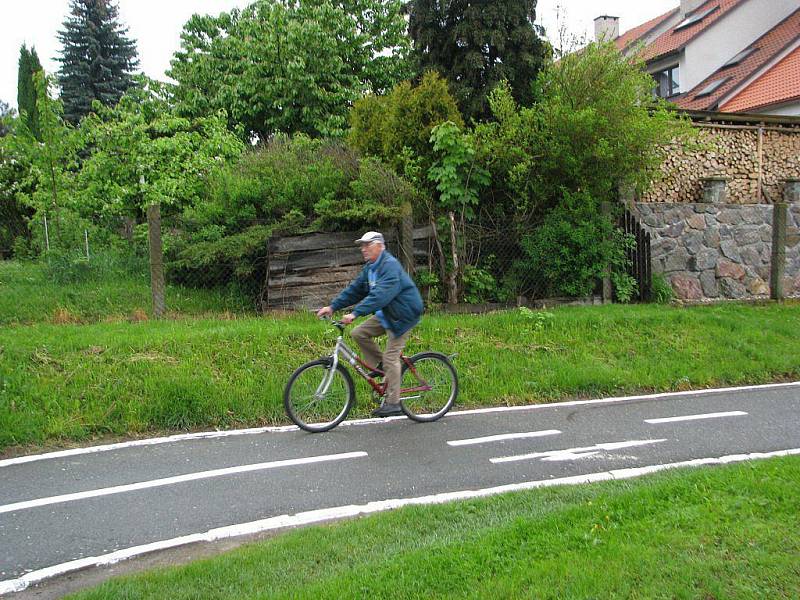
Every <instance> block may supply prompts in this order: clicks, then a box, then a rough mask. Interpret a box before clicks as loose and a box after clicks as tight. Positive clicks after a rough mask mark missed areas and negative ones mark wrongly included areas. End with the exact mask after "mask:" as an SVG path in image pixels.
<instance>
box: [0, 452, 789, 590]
mask: <svg viewBox="0 0 800 600" xmlns="http://www.w3.org/2000/svg"><path fill="white" fill-rule="evenodd" d="M794 455H800V448H792V449H790V450H778V451H776V452H763V453H762V452H755V453H751V454H732V455H728V456H721V457H719V458H697V459H694V460H687V461H682V462H675V463H666V464H659V465H650V466H649V467H636V468H631V469H616V470H613V471H605V472H602V473H591V474H588V475H576V476H573V477H562V478H558V479H546V480H542V481H526V482H523V483H512V484H507V485H501V486H497V487H491V488H484V489H480V490H464V491H459V492H447V493H442V494H433V495H430V496H419V497H416V498H395V499H391V500H380V501H376V502H369V503H367V504H361V505H349V506H338V507H335V508H323V509H318V510H311V511H308V512H302V513H297V514H295V515H280V516H277V517H270V518H268V519H262V520H260V521H251V522H250V523H241V524H239V525H230V526H228V527H220V528H218V529H211V530H209V531H207V532H205V533H195V534H192V535H186V536H182V537H178V538H173V539H170V540H162V541H160V542H153V543H151V544H145V545H142V546H134V547H132V548H126V549H124V550H117V551H116V552H111V553H110V554H104V555H102V556H90V557H87V558H82V559H79V560H74V561H71V562H67V563H62V564H60V565H54V566H51V567H47V568H45V569H39V570H37V571H31V572H30V573H26V574H25V575H23V576H22V577H19V578H17V579H7V580H5V581H0V594H6V593H8V592H21V591H22V590H24V589H26V588H27V587H28V586H29V585H31V584H34V583H38V582H40V581H42V580H44V579H48V578H50V577H56V576H58V575H63V574H65V573H69V572H72V571H77V570H79V569H85V568H87V567H97V566H105V565H113V564H115V563H118V562H120V561H122V560H125V559H128V558H132V557H134V556H140V555H142V554H147V553H149V552H155V551H158V550H164V549H167V548H174V547H176V546H183V545H185V544H192V543H195V542H214V541H217V540H221V539H226V538H232V537H238V536H243V535H252V534H256V533H261V532H264V531H269V530H274V529H284V528H287V527H297V526H300V525H308V524H311V523H320V522H324V521H331V520H335V519H342V518H346V517H355V516H357V515H364V514H370V513H376V512H382V511H385V510H392V509H396V508H401V507H403V506H409V505H423V504H443V503H445V502H453V501H456V500H469V499H472V498H483V497H486V496H494V495H496V494H504V493H507V492H518V491H523V490H531V489H536V488H543V487H551V486H555V485H580V484H584V483H594V482H597V481H608V480H617V479H630V478H632V477H639V476H641V475H648V474H650V473H656V472H658V471H664V470H667V469H675V468H680V467H699V466H706V465H725V464H731V463H737V462H742V461H746V460H760V459H765V458H774V457H778V456H794Z"/></svg>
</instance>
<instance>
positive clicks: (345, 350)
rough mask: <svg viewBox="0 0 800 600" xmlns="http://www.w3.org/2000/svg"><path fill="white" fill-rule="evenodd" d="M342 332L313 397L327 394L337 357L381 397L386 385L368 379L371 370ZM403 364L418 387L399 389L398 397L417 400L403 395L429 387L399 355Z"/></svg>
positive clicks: (427, 389) (408, 361) (337, 361)
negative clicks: (328, 367)
mask: <svg viewBox="0 0 800 600" xmlns="http://www.w3.org/2000/svg"><path fill="white" fill-rule="evenodd" d="M342 331H343V330H342V329H341V328H340V334H339V337H337V338H336V346H334V348H333V352H332V353H331V356H330V358H331V361H332V362H331V368H330V369H329V370H328V372H327V374H326V375H325V377H323V379H322V382H321V383H320V384H319V387H318V388H317V391H316V393H315V396H317V397H322V396H324V395H325V394H326V393H327V392H328V388H329V387H330V385H331V381H333V374H334V373H335V371H336V367H337V365H338V364H339V357H341V358H343V359H344V360H345V361H347V363H349V364H350V366H351V367H352V368H353V370H354V371H355V372H356V373H358V374H359V375H360V376H361V377H362V378H364V379H365V380H366V381H367V383H369V384H370V386H372V389H373V390H375V393H376V394H378V395H379V396H383V395H384V394H385V393H386V383H385V382H384V383H378V382H377V381H375V379H374V378H373V377H370V374H369V371H371V370H372V367H370V366H369V365H368V364H367V363H366V362H364V360H362V358H361V357H360V356H359V355H358V354H357V353H356V352H355V351H354V350H353V349H352V348H350V346H348V345H347V344H346V343H345V341H344V336H343V335H342V333H341V332H342ZM400 358H402V360H403V362H405V363H406V366H407V367H408V369H409V370H410V371H411V372H412V373H413V374H414V377H416V378H417V381H418V382H419V383H420V385H418V386H415V387H412V388H401V389H400V395H401V396H402V397H403V399H411V398H419V395H416V396H406V395H404V393H405V394H413V393H414V392H427V391H430V390H431V386H429V385H428V383H427V382H426V381H425V380H424V379H422V378H421V377H420V376H419V373H417V370H416V369H415V368H414V365H413V364H412V363H411V361H410V360H408V358H407V357H406V356H405V355H401V357H400Z"/></svg>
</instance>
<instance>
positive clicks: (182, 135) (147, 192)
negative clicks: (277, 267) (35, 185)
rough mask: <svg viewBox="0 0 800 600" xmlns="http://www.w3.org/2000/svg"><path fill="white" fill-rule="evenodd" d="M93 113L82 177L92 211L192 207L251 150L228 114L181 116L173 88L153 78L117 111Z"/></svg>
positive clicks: (99, 109) (85, 198)
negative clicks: (212, 180) (219, 171)
mask: <svg viewBox="0 0 800 600" xmlns="http://www.w3.org/2000/svg"><path fill="white" fill-rule="evenodd" d="M94 108H95V110H96V111H97V114H92V115H90V116H89V117H88V118H87V119H85V120H84V123H83V126H82V131H83V133H84V135H85V136H86V138H87V140H88V141H89V142H90V144H91V148H92V151H91V155H90V156H89V157H88V158H87V159H86V160H85V161H84V164H83V169H82V171H81V175H80V177H81V184H82V185H81V190H82V200H83V208H84V209H85V210H89V211H96V212H99V213H103V214H128V215H132V214H136V212H137V211H138V210H141V209H144V208H145V207H146V206H148V205H150V204H154V203H160V204H162V205H164V206H165V207H169V206H173V207H182V206H186V205H188V204H191V203H193V202H194V201H195V200H197V199H198V198H199V196H200V193H201V191H202V190H203V188H204V182H205V181H206V179H207V177H208V175H209V174H210V173H211V172H212V171H213V170H214V169H215V168H216V167H218V166H221V165H224V164H225V163H226V162H228V161H229V160H231V159H234V158H236V157H238V156H239V155H240V154H241V152H242V150H243V147H244V146H243V144H242V142H241V141H240V140H239V139H238V138H237V137H236V136H234V135H233V134H231V133H230V132H228V130H227V128H226V126H225V114H224V113H220V114H212V115H210V116H207V117H203V118H187V117H183V116H180V115H178V114H176V113H175V112H174V110H173V108H172V94H171V90H170V87H169V86H167V85H166V84H161V83H158V82H155V81H152V80H148V79H146V78H142V79H140V80H139V86H138V87H137V88H135V89H133V90H132V91H131V92H129V93H128V94H127V95H126V96H125V97H123V99H122V100H121V101H120V103H119V104H118V105H117V106H116V107H114V108H111V109H108V108H104V107H103V106H101V105H99V104H96V105H95V107H94Z"/></svg>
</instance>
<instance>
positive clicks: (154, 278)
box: [147, 204, 166, 319]
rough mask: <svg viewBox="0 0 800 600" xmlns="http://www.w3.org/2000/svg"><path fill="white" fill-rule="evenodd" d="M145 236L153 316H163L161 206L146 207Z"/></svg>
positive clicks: (164, 309)
mask: <svg viewBox="0 0 800 600" xmlns="http://www.w3.org/2000/svg"><path fill="white" fill-rule="evenodd" d="M147 238H148V241H149V243H150V290H151V292H152V296H153V316H154V317H155V318H157V319H160V318H161V317H163V316H164V313H165V311H166V306H165V302H164V288H165V285H164V253H163V247H162V245H161V206H160V205H158V204H151V205H150V206H148V207H147Z"/></svg>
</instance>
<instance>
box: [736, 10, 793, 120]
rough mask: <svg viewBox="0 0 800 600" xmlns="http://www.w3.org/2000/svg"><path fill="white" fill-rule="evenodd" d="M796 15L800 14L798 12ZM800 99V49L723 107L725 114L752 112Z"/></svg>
mask: <svg viewBox="0 0 800 600" xmlns="http://www.w3.org/2000/svg"><path fill="white" fill-rule="evenodd" d="M795 14H800V11H798V12H797V13H795ZM798 99H800V47H798V48H795V49H794V50H793V51H792V52H791V53H789V55H788V56H786V57H785V58H783V59H781V61H780V62H779V63H778V64H777V65H775V66H774V67H773V68H771V69H770V70H769V71H767V72H766V73H764V75H762V76H761V77H759V78H758V79H756V80H755V81H754V82H753V83H751V84H750V85H748V86H747V87H746V88H744V90H742V91H741V92H740V93H739V94H737V95H736V96H734V97H733V98H732V99H731V100H730V101H729V102H726V103H725V104H724V105H722V107H721V110H722V111H724V112H751V111H753V110H756V109H759V108H762V107H765V106H770V105H773V104H781V103H783V102H789V101H792V100H798Z"/></svg>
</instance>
